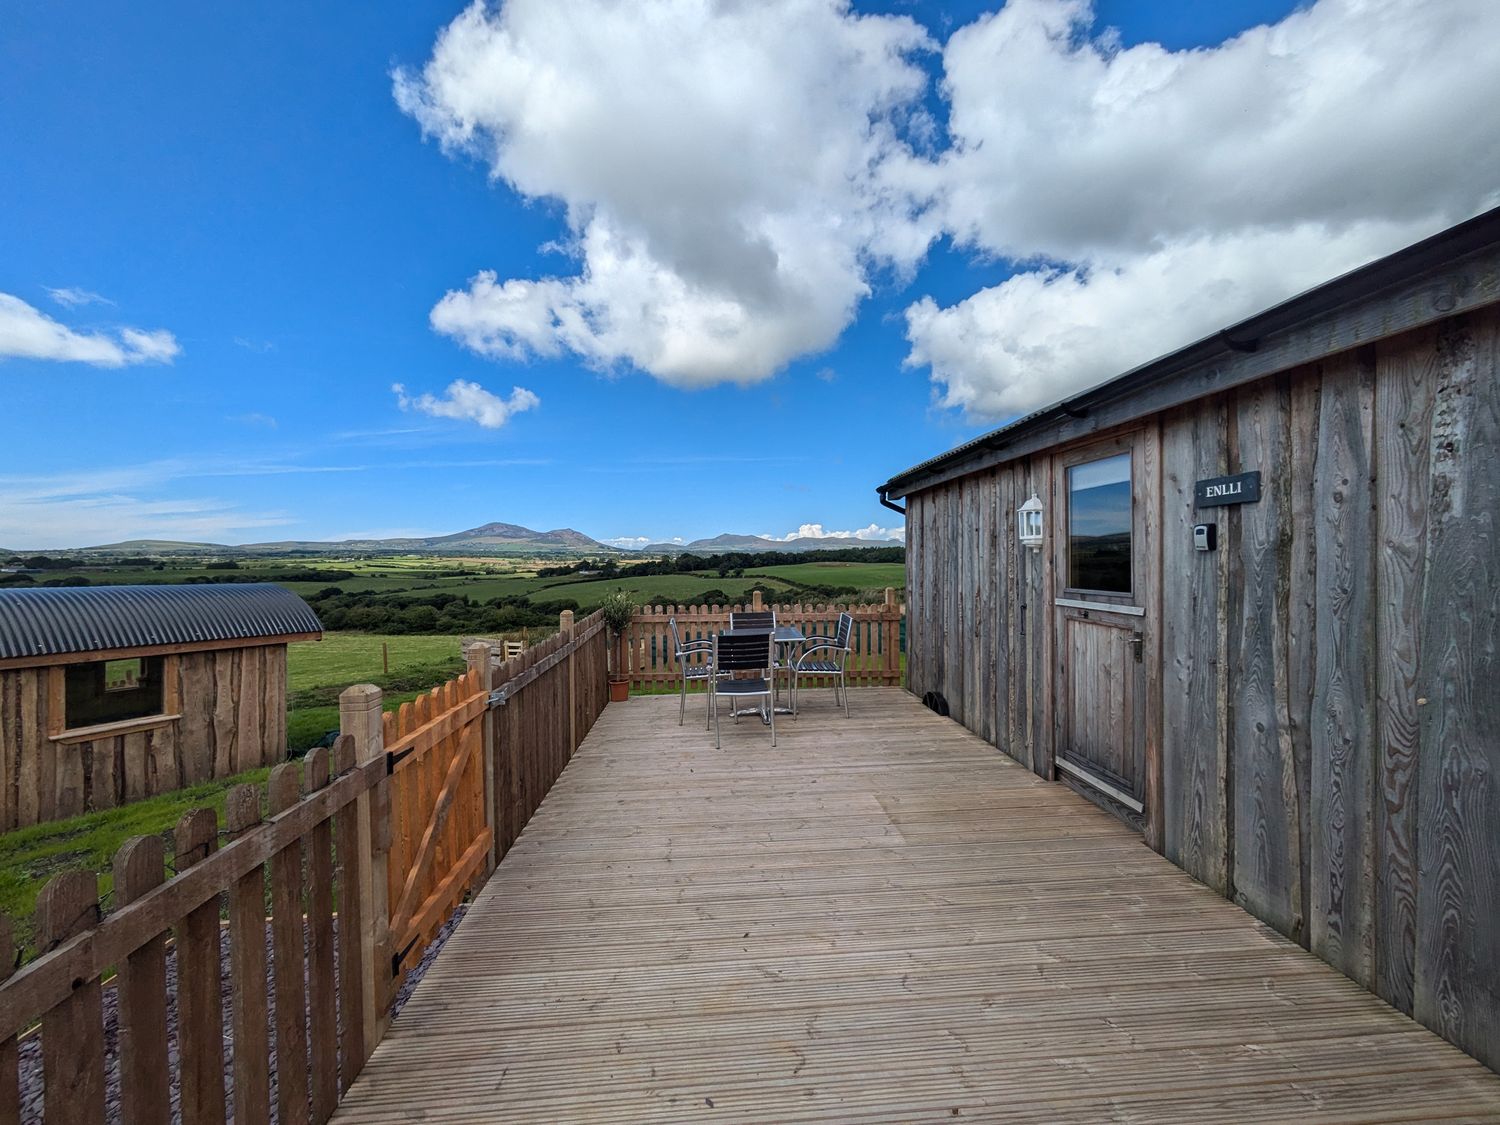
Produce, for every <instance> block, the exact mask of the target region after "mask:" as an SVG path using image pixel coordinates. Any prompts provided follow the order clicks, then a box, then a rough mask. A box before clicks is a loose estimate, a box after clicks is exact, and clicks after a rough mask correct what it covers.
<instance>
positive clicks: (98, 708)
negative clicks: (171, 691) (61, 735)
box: [67, 656, 166, 729]
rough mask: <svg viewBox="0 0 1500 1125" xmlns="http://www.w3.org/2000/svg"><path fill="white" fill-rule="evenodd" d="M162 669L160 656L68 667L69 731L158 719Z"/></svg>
mask: <svg viewBox="0 0 1500 1125" xmlns="http://www.w3.org/2000/svg"><path fill="white" fill-rule="evenodd" d="M164 667H165V660H164V658H163V657H160V656H144V657H135V658H134V659H130V660H100V661H97V662H96V663H93V664H72V665H69V666H68V669H67V725H68V728H69V729H74V728H77V727H92V726H98V725H99V724H101V723H121V722H125V721H126V720H129V719H144V718H147V717H149V716H151V715H160V714H161V713H162V710H163V703H164V701H165V691H164V688H165V684H166V676H165V675H164V674H163V672H164Z"/></svg>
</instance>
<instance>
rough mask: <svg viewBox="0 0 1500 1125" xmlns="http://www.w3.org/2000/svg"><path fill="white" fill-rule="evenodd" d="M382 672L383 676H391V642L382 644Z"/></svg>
mask: <svg viewBox="0 0 1500 1125" xmlns="http://www.w3.org/2000/svg"><path fill="white" fill-rule="evenodd" d="M380 671H381V673H382V674H383V675H386V676H389V675H390V674H391V646H390V644H389V642H386V641H381V642H380Z"/></svg>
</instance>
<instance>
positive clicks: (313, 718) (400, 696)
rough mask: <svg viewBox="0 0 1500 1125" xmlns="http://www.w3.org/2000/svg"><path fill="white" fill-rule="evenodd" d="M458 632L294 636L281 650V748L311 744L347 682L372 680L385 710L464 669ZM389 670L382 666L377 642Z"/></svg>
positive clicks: (326, 727)
mask: <svg viewBox="0 0 1500 1125" xmlns="http://www.w3.org/2000/svg"><path fill="white" fill-rule="evenodd" d="M461 643H462V642H461V639H460V638H459V637H446V636H444V637H415V636H399V637H392V636H382V635H381V634H379V633H325V634H324V635H323V639H322V640H321V641H298V642H297V643H295V644H293V645H290V646H288V652H287V672H286V679H287V717H286V740H287V748H288V749H290V750H293V751H302V750H306V749H308V747H310V746H315V745H317V743H318V741H319V740H320V739H321V738H323V736H324V735H326V734H327V733H328V732H329V731H332V730H337V729H338V725H339V706H338V697H339V693H340V692H341V691H343V690H344V689H345V688H346V687H349V686H350V685H352V684H374V685H375V686H376V687H378V688H380V689H381V691H382V692H383V693H384V698H383V700H382V702H383V703H384V705H385V709H386V710H387V711H391V710H394V709H395V708H397V707H399V706H401V704H403V703H406V702H409V701H410V700H412V699H415V698H416V697H417V695H419V694H420V693H421V692H423V691H426V690H427V689H428V688H432V687H436V686H437V685H438V684H441V683H443V682H445V681H446V680H451V679H452V678H453V677H454V676H456V675H458V674H459V673H461V672H462V671H463V670H464V659H463V654H462V652H461V651H460V645H461ZM382 645H384V646H385V647H386V654H387V655H388V657H389V662H390V671H389V672H387V671H386V670H385V663H384V659H383V658H382V654H381V646H382Z"/></svg>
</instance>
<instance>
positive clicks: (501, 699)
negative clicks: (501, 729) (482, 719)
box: [487, 688, 510, 711]
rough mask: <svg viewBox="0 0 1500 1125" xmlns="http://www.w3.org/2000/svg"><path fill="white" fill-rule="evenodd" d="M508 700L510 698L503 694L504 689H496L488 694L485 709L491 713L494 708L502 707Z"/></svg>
mask: <svg viewBox="0 0 1500 1125" xmlns="http://www.w3.org/2000/svg"><path fill="white" fill-rule="evenodd" d="M509 699H510V696H508V695H507V694H506V693H505V689H504V688H496V689H495V690H494V691H492V692H490V699H489V704H488V707H487V709H488V710H490V711H493V710H494V709H495V708H496V707H504V706H505V704H506V702H507V701H508V700H509Z"/></svg>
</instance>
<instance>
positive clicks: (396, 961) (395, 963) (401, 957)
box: [391, 938, 418, 977]
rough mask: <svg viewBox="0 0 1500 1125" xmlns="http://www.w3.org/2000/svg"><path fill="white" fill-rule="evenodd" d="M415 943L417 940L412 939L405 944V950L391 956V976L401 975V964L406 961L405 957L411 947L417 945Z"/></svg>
mask: <svg viewBox="0 0 1500 1125" xmlns="http://www.w3.org/2000/svg"><path fill="white" fill-rule="evenodd" d="M417 941H418V939H417V938H412V939H411V941H409V942H407V943H406V948H405V949H403V950H401V952H399V953H392V954H391V976H393V977H399V976H400V975H401V962H402V961H405V960H406V955H407V954H408V953H410V952H411V951H412V947H413V946H414V945H416V944H417Z"/></svg>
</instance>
